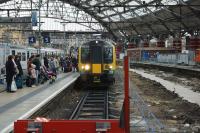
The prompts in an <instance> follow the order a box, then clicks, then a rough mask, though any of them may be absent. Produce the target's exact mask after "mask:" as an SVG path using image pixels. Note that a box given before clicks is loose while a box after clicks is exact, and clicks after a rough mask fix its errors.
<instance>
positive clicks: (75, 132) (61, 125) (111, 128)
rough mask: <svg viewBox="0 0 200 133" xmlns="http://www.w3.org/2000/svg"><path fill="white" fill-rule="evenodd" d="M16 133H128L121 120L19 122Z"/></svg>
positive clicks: (16, 123)
mask: <svg viewBox="0 0 200 133" xmlns="http://www.w3.org/2000/svg"><path fill="white" fill-rule="evenodd" d="M14 129H15V130H14V132H15V133H33V132H34V133H40V132H42V133H126V132H125V130H124V129H123V128H120V127H119V120H50V121H49V122H34V120H18V121H16V122H15V123H14Z"/></svg>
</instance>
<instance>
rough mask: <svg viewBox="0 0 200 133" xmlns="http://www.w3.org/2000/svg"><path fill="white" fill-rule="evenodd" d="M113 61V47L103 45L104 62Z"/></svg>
mask: <svg viewBox="0 0 200 133" xmlns="http://www.w3.org/2000/svg"><path fill="white" fill-rule="evenodd" d="M112 62H113V48H112V47H105V48H104V63H112Z"/></svg>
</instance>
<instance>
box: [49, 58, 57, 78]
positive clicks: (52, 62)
mask: <svg viewBox="0 0 200 133" xmlns="http://www.w3.org/2000/svg"><path fill="white" fill-rule="evenodd" d="M49 68H50V70H51V71H52V72H53V73H54V74H57V73H56V62H55V60H54V57H53V56H52V57H51V59H50V61H49Z"/></svg>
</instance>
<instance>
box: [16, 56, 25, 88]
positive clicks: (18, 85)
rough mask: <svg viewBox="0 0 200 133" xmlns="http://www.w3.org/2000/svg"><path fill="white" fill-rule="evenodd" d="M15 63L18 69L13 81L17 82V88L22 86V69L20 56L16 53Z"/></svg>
mask: <svg viewBox="0 0 200 133" xmlns="http://www.w3.org/2000/svg"><path fill="white" fill-rule="evenodd" d="M15 63H16V65H17V69H18V71H19V72H18V73H17V75H16V78H15V82H16V84H17V88H18V89H20V88H22V86H23V79H22V76H23V70H22V66H21V63H20V57H19V56H18V55H16V56H15ZM17 82H19V83H17Z"/></svg>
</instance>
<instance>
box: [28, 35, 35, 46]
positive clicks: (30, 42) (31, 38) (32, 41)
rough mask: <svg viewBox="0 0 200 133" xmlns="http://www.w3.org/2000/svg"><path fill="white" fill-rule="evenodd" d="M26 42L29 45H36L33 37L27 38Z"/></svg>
mask: <svg viewBox="0 0 200 133" xmlns="http://www.w3.org/2000/svg"><path fill="white" fill-rule="evenodd" d="M28 42H29V44H33V43H36V39H35V37H34V36H32V37H29V38H28Z"/></svg>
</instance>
